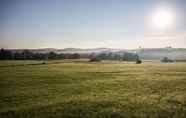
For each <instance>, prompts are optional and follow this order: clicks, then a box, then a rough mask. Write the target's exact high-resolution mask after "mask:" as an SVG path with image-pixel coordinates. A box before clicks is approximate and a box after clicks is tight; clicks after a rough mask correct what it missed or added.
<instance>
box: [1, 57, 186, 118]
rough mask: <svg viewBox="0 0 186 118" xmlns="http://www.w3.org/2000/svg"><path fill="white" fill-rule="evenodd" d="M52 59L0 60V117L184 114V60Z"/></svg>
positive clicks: (160, 117) (176, 117)
mask: <svg viewBox="0 0 186 118" xmlns="http://www.w3.org/2000/svg"><path fill="white" fill-rule="evenodd" d="M53 62H55V61H53ZM53 62H52V61H49V62H46V64H40V63H42V62H41V61H0V118H186V63H182V62H176V63H161V62H144V63H142V64H135V63H126V62H119V61H103V62H87V61H86V60H83V61H60V62H55V63H53ZM38 63H39V64H38Z"/></svg>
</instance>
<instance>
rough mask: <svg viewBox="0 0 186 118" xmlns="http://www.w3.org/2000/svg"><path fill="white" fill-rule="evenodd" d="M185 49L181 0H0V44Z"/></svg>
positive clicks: (185, 2) (185, 1)
mask: <svg viewBox="0 0 186 118" xmlns="http://www.w3.org/2000/svg"><path fill="white" fill-rule="evenodd" d="M168 46H171V47H175V48H186V0H0V48H10V49H15V48H16V49H17V48H24V49H33V48H58V49H60V48H103V47H105V48H120V49H135V48H138V47H142V48H162V47H168Z"/></svg>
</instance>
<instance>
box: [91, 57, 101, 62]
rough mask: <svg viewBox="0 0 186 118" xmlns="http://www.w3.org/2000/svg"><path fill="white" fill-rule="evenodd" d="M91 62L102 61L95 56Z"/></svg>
mask: <svg viewBox="0 0 186 118" xmlns="http://www.w3.org/2000/svg"><path fill="white" fill-rule="evenodd" d="M89 61H90V62H99V61H101V60H100V59H98V58H96V57H93V58H91V59H90V60H89Z"/></svg>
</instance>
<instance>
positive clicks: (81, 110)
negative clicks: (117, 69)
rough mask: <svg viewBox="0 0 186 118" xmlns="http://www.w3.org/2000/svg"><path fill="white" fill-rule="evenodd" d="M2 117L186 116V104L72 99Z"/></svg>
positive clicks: (156, 117)
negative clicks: (168, 105)
mask: <svg viewBox="0 0 186 118" xmlns="http://www.w3.org/2000/svg"><path fill="white" fill-rule="evenodd" d="M0 117H1V118H185V117H186V106H174V107H166V108H161V107H158V106H157V105H149V104H145V103H127V104H120V103H119V102H111V101H96V102H95V101H71V102H64V103H58V104H52V105H47V106H38V107H32V108H25V109H23V108H22V109H17V110H11V111H7V112H1V113H0Z"/></svg>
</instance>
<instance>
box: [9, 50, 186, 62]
mask: <svg viewBox="0 0 186 118" xmlns="http://www.w3.org/2000/svg"><path fill="white" fill-rule="evenodd" d="M9 50H11V51H13V52H21V51H23V50H24V49H9ZM29 50H30V51H32V52H34V53H49V52H55V53H80V54H91V53H110V52H111V53H118V54H121V55H122V54H123V53H124V52H131V53H136V54H138V55H139V57H140V58H141V59H147V60H156V59H158V60H159V59H162V58H164V57H168V58H170V59H186V48H140V49H133V50H124V49H112V48H90V49H81V48H64V49H55V48H42V49H29Z"/></svg>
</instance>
